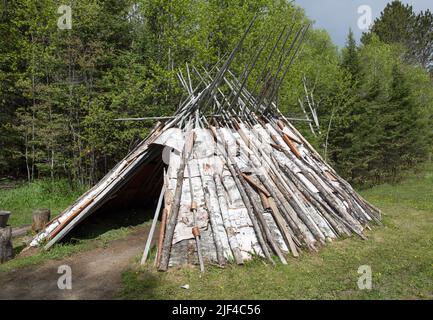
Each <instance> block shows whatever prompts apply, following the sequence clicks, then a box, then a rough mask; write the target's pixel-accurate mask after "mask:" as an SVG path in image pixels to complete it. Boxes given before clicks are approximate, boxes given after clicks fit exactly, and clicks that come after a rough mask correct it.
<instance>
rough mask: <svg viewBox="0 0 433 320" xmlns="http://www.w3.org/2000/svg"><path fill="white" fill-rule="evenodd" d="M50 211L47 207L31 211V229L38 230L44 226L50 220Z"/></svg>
mask: <svg viewBox="0 0 433 320" xmlns="http://www.w3.org/2000/svg"><path fill="white" fill-rule="evenodd" d="M50 217H51V212H50V210H48V209H38V210H35V211H33V217H32V218H33V221H32V230H33V231H35V232H39V231H41V230H42V229H44V228H45V226H46V225H47V223H48V222H49V221H50Z"/></svg>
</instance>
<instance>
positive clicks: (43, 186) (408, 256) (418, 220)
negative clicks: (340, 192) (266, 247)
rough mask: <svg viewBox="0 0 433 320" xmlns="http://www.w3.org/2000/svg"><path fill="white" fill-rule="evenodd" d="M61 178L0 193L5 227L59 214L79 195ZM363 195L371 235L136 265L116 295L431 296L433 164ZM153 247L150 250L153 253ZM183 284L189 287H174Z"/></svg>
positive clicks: (58, 254)
mask: <svg viewBox="0 0 433 320" xmlns="http://www.w3.org/2000/svg"><path fill="white" fill-rule="evenodd" d="M81 191H82V190H73V189H70V188H69V187H68V186H67V185H66V184H65V183H64V182H56V183H55V184H54V185H51V182H50V183H49V182H47V181H42V182H41V181H39V182H35V183H33V184H31V185H22V186H20V187H18V188H16V189H10V190H0V208H1V209H6V210H11V211H12V212H13V215H12V217H11V224H12V225H14V226H16V225H22V224H26V223H30V222H31V211H32V209H34V208H43V207H47V208H50V209H51V210H52V212H53V214H54V213H58V212H60V211H62V210H63V209H64V208H65V207H67V206H68V205H69V204H70V203H71V202H72V201H73V200H75V198H76V197H77V196H78V195H79V194H80V193H81ZM362 194H363V195H364V196H365V197H366V198H367V199H368V200H369V201H371V202H372V203H374V204H375V205H377V206H379V207H380V208H381V209H382V210H383V213H384V216H383V220H384V227H374V228H373V230H372V231H370V232H369V233H368V236H369V239H368V240H366V241H362V240H360V239H357V238H351V239H345V240H341V241H335V242H334V243H333V244H331V245H329V246H327V247H325V248H323V249H322V250H321V251H320V252H319V253H317V254H312V253H304V254H302V256H301V257H300V258H299V259H294V258H289V264H288V265H287V266H283V265H281V264H277V265H276V266H272V265H269V264H267V263H265V262H264V261H262V260H255V261H251V262H249V263H247V264H246V265H245V266H243V267H237V266H233V265H229V266H227V267H226V268H225V269H224V270H223V269H220V268H217V267H208V268H207V270H206V273H205V274H204V275H203V276H201V275H200V274H199V272H198V270H197V269H196V268H192V267H191V268H183V269H172V270H169V271H168V272H167V273H158V272H156V271H154V270H153V269H152V268H140V267H138V266H134V267H133V268H132V269H131V270H129V271H127V272H125V273H124V274H123V292H122V294H121V296H120V298H130V299H294V298H296V299H376V298H378V299H391V298H397V299H406V298H409V299H433V254H432V248H433V165H430V166H428V167H427V168H426V169H425V170H423V171H422V172H419V173H417V174H413V173H412V174H410V175H408V177H407V178H406V179H405V180H404V181H403V182H402V183H400V184H398V185H382V186H378V187H375V188H372V189H369V190H365V191H363V192H362ZM131 230H134V228H117V229H115V230H111V231H108V232H104V233H102V234H100V235H99V236H97V237H96V238H91V239H87V240H81V241H78V242H74V243H68V244H63V245H56V246H55V247H54V248H53V249H52V250H50V251H49V252H41V253H38V254H36V255H34V256H29V257H22V258H17V259H14V260H12V261H10V262H8V263H6V264H3V265H0V272H7V271H10V270H12V269H16V268H19V267H23V266H28V265H34V264H40V263H43V262H44V261H47V260H51V259H61V258H63V257H65V256H68V255H71V254H73V253H76V252H80V251H83V250H90V249H92V248H96V247H99V246H106V245H107V243H108V242H109V241H111V240H114V239H118V238H122V237H124V236H126V235H127V234H128V233H129V232H131ZM153 251H154V250H153ZM361 265H369V266H371V268H372V271H373V288H372V290H359V289H358V287H357V281H358V277H359V274H358V273H357V270H358V267H359V266H361ZM184 284H189V285H190V289H189V290H185V289H182V288H180V286H182V285H184Z"/></svg>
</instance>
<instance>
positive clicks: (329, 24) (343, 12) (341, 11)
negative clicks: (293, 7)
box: [295, 0, 433, 47]
mask: <svg viewBox="0 0 433 320" xmlns="http://www.w3.org/2000/svg"><path fill="white" fill-rule="evenodd" d="M388 2H391V1H388V0H295V3H297V4H298V5H299V6H300V7H302V8H304V9H305V12H306V14H307V16H308V17H309V18H310V19H312V20H313V21H315V24H314V27H315V28H323V29H326V30H327V31H328V33H329V34H330V35H331V37H332V40H333V41H334V43H335V44H337V45H338V46H340V47H342V46H344V44H345V42H346V38H347V33H348V31H349V28H352V30H353V32H354V34H355V36H356V39H357V40H359V39H360V37H361V35H362V32H363V31H365V30H361V29H360V28H359V26H358V20H359V19H360V18H361V22H362V23H363V24H361V27H365V26H366V25H367V23H364V22H367V20H365V19H363V18H364V17H368V11H362V10H361V11H362V12H361V13H358V8H359V7H360V6H369V7H370V8H371V16H372V20H374V19H375V18H377V17H378V16H380V13H381V12H382V10H383V9H384V8H385V6H386V4H387V3H388ZM402 2H404V3H407V4H410V5H412V6H413V8H414V10H415V11H416V12H419V11H421V10H426V9H430V11H433V0H407V1H402ZM361 9H363V7H361Z"/></svg>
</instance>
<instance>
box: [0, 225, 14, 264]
mask: <svg viewBox="0 0 433 320" xmlns="http://www.w3.org/2000/svg"><path fill="white" fill-rule="evenodd" d="M11 239H12V227H10V226H8V227H5V228H0V263H5V262H6V261H9V260H11V259H12V258H13V253H14V251H13V247H12V240H11Z"/></svg>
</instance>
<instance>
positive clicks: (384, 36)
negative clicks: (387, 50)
mask: <svg viewBox="0 0 433 320" xmlns="http://www.w3.org/2000/svg"><path fill="white" fill-rule="evenodd" d="M373 35H376V36H378V37H379V39H380V40H381V41H383V42H385V43H388V44H399V45H402V46H403V47H404V48H405V59H406V60H407V61H408V62H411V63H419V64H421V65H422V66H423V67H424V68H426V69H428V70H429V71H430V72H432V71H433V14H432V13H431V11H430V10H426V11H421V12H420V13H418V14H416V13H415V12H414V11H413V7H412V6H411V5H408V4H403V3H401V2H400V1H397V0H394V1H392V2H390V3H388V5H387V6H386V7H385V9H384V10H383V12H382V13H381V15H380V17H379V18H377V19H376V20H375V21H374V24H373V26H372V28H371V30H370V31H369V32H368V33H364V34H363V37H362V42H363V43H364V44H368V43H369V42H370V41H371V39H372V37H373Z"/></svg>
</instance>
